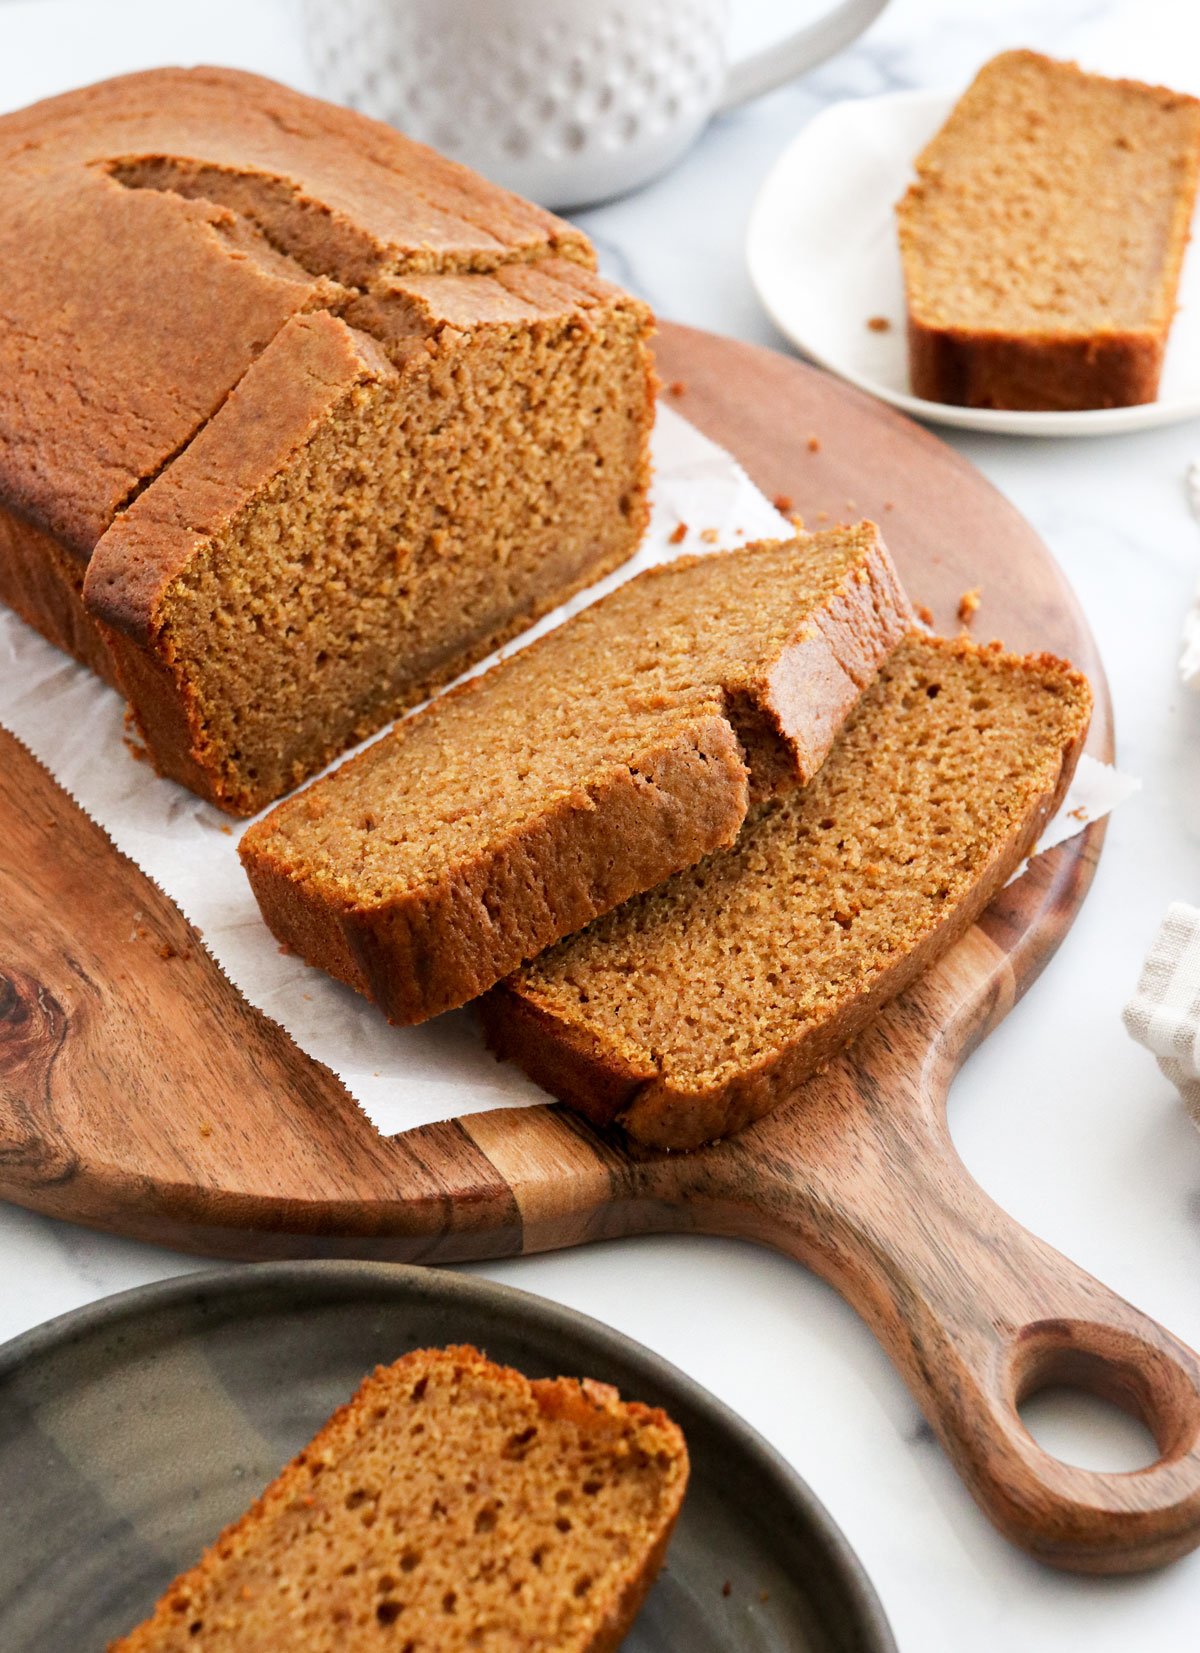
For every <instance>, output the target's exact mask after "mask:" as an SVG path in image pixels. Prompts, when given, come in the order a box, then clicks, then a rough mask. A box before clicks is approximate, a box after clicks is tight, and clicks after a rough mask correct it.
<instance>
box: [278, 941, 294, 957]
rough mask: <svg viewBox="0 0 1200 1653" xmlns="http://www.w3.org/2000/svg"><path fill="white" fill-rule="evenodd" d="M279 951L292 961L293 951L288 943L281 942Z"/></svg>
mask: <svg viewBox="0 0 1200 1653" xmlns="http://www.w3.org/2000/svg"><path fill="white" fill-rule="evenodd" d="M279 951H280V952H281V953H282V954H283V956H284V958H285V959H290V958H291V957H292V954H293V949H292V948H291V947H289V946H288V944H287V942H286V941H281V942H280V943H279Z"/></svg>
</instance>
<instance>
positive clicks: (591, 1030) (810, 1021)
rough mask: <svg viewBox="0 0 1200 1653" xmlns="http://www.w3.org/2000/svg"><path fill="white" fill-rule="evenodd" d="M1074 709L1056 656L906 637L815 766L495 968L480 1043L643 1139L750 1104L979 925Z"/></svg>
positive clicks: (1021, 848)
mask: <svg viewBox="0 0 1200 1653" xmlns="http://www.w3.org/2000/svg"><path fill="white" fill-rule="evenodd" d="M1090 714H1091V692H1090V690H1089V688H1088V685H1087V681H1086V679H1085V678H1083V677H1081V676H1080V675H1079V673H1078V672H1076V671H1074V670H1072V668H1071V667H1069V666H1067V665H1064V664H1063V662H1062V661H1059V660H1055V659H1053V658H1052V657H1050V656H1048V655H1040V656H1035V657H1031V658H1029V659H1020V658H1017V657H1015V656H1012V655H1005V654H1002V653H1001V652H1000V651H999V645H993V647H992V648H990V649H988V648H980V647H978V646H977V645H975V644H973V643H970V642H967V641H965V640H960V641H957V642H947V641H944V640H941V639H937V638H927V637H918V636H913V637H912V638H911V639H910V640H909V641H908V642H906V643H905V644H904V646H903V647H902V648H900V649H898V650H897V652H896V653H895V655H894V656H893V657H892V660H891V661H890V662H889V664H888V665H887V666H885V667H884V669H883V670H882V672H881V673H880V675H879V677H878V679H877V680H876V682H875V684H874V685H873V686H872V687H871V689H870V690H868V692H867V694H866V695H865V696H864V697H863V699H862V701H861V702H860V704H859V706H858V708H857V710H856V711H855V713H854V715H853V717H852V718H851V719H850V720H849V722H848V723H847V725H846V728H845V730H844V731H843V733H842V735H841V737H840V738H839V740H838V742H837V744H836V745H835V747H834V749H833V751H832V752H831V753H830V755H829V757H828V758H827V759H826V761H825V765H824V767H823V768H822V769H821V771H820V773H819V774H818V775H817V777H816V779H815V780H813V781H812V782H811V783H810V784H809V785H808V786H806V787H805V788H803V790H801V791H797V792H793V793H791V794H790V795H788V796H786V797H783V798H780V799H777V800H774V801H772V802H770V803H768V804H767V805H765V806H764V807H763V808H761V809H760V810H759V811H758V812H757V814H756V815H755V816H754V817H753V818H752V819H751V820H750V821H749V822H747V825H746V827H745V829H744V831H743V832H742V835H741V837H740V839H739V841H738V843H737V845H736V846H735V847H734V848H733V849H732V850H731V851H729V852H728V853H726V854H724V855H714V856H712V857H710V858H709V859H708V860H706V861H704V862H702V863H701V864H700V865H699V866H697V867H693V868H690V869H688V870H687V871H686V872H681V873H680V874H679V875H678V877H676V878H673V879H672V880H670V882H669V883H666V884H664V885H663V886H662V887H661V888H659V889H656V890H652V891H651V892H649V893H648V894H646V895H643V896H640V897H638V898H637V899H636V900H633V901H630V902H628V903H627V904H626V905H625V906H624V907H622V908H620V909H619V910H618V911H617V912H614V913H610V914H609V915H608V916H607V917H606V918H603V919H601V920H599V921H598V922H597V923H595V924H593V925H592V926H591V927H590V928H589V929H587V930H585V931H584V932H583V933H582V934H581V935H578V936H574V937H572V938H571V939H570V940H569V941H565V942H563V943H561V944H560V945H559V946H557V947H555V948H553V949H552V950H551V951H549V952H547V953H546V954H544V955H543V956H542V957H541V958H539V959H536V960H534V962H533V963H532V964H530V965H528V966H527V967H526V968H525V969H524V970H522V971H521V972H520V973H519V974H517V975H514V976H512V977H511V978H510V979H509V980H507V981H505V982H503V983H501V985H500V986H499V987H497V988H496V989H495V990H494V992H492V993H490V994H489V995H488V996H487V998H486V999H484V1000H483V1001H482V1004H481V1010H482V1014H483V1019H484V1023H485V1026H486V1029H487V1034H488V1040H489V1043H490V1044H491V1046H492V1048H493V1049H494V1050H496V1051H497V1052H498V1054H500V1055H501V1056H506V1057H509V1058H510V1059H511V1060H513V1061H515V1062H517V1063H519V1065H520V1066H521V1067H523V1068H524V1069H525V1071H526V1072H527V1073H529V1074H530V1075H531V1076H532V1077H533V1078H534V1079H536V1080H537V1081H538V1083H539V1084H541V1085H544V1086H545V1087H546V1089H547V1090H549V1091H552V1092H553V1093H554V1095H555V1096H557V1097H559V1098H561V1100H562V1101H564V1102H568V1103H570V1105H571V1106H572V1107H574V1108H576V1109H578V1110H579V1112H580V1113H583V1114H585V1115H586V1116H587V1117H588V1118H589V1119H590V1120H592V1121H593V1122H594V1123H596V1124H599V1125H609V1124H612V1123H614V1122H616V1123H619V1124H621V1125H623V1126H624V1127H625V1129H626V1130H627V1131H628V1132H629V1134H630V1135H631V1136H632V1137H634V1138H636V1139H637V1140H638V1141H640V1142H644V1143H647V1144H651V1145H653V1146H655V1147H660V1148H693V1147H697V1146H698V1145H700V1144H701V1143H703V1142H707V1141H710V1140H712V1139H713V1138H715V1137H719V1136H724V1135H726V1134H727V1133H728V1132H730V1131H734V1130H737V1129H738V1128H739V1127H740V1126H742V1125H745V1124H747V1123H748V1122H749V1121H750V1120H753V1119H757V1118H759V1117H760V1116H761V1115H762V1114H765V1113H767V1112H768V1111H769V1110H770V1109H771V1108H773V1107H774V1106H776V1104H777V1103H779V1102H782V1101H785V1100H786V1099H787V1098H788V1096H790V1095H791V1094H792V1092H793V1091H794V1090H795V1089H796V1087H797V1086H798V1085H800V1084H801V1083H802V1081H803V1080H805V1079H807V1078H808V1077H809V1076H810V1075H811V1074H812V1073H814V1072H816V1071H817V1069H819V1068H820V1067H822V1066H823V1065H824V1064H825V1063H826V1062H828V1061H829V1060H830V1058H831V1057H832V1056H833V1055H835V1054H836V1052H837V1051H838V1050H839V1049H840V1047H841V1046H842V1045H844V1044H845V1043H846V1042H847V1040H849V1039H851V1038H852V1037H853V1036H854V1035H855V1034H856V1033H857V1032H858V1031H859V1030H860V1029H861V1028H862V1027H863V1026H864V1024H865V1023H866V1021H867V1019H868V1018H869V1016H870V1015H871V1014H872V1013H873V1012H874V1011H875V1010H876V1009H877V1008H878V1007H879V1006H880V1005H882V1004H884V1003H886V1001H887V1000H888V999H890V998H892V997H894V996H895V995H896V994H897V993H899V992H901V991H902V990H903V989H904V988H905V987H907V986H908V985H909V983H910V982H911V981H912V980H913V979H914V978H915V977H916V975H917V974H918V972H919V971H921V970H922V969H923V968H924V967H925V966H926V965H927V964H929V963H930V962H931V961H932V960H933V959H935V958H937V957H938V956H939V955H940V954H941V953H943V952H944V951H945V950H946V949H947V948H948V947H949V946H950V945H951V943H952V942H953V941H955V940H956V939H957V938H958V937H959V936H960V935H961V934H962V933H963V932H964V931H965V930H966V929H967V928H968V926H969V925H970V924H971V923H973V922H974V920H975V918H976V917H977V916H978V915H979V913H980V912H981V911H982V910H983V908H984V907H985V906H986V905H987V903H988V901H989V900H990V899H991V897H992V896H993V895H994V894H995V892H996V891H997V890H998V889H1000V887H1001V886H1002V885H1003V884H1004V883H1005V882H1006V880H1007V879H1008V878H1009V877H1010V875H1011V874H1012V872H1013V871H1014V869H1015V868H1016V867H1017V866H1018V865H1019V864H1020V862H1021V861H1022V859H1023V858H1024V857H1025V856H1026V855H1028V853H1029V851H1030V849H1031V847H1032V846H1033V844H1034V843H1035V842H1036V840H1037V837H1038V834H1039V832H1040V831H1041V829H1042V826H1043V824H1044V822H1045V821H1046V820H1047V818H1048V817H1049V816H1050V815H1051V814H1052V813H1053V811H1054V810H1055V809H1056V808H1057V807H1058V803H1059V801H1060V799H1061V798H1062V796H1063V794H1064V792H1065V790H1066V787H1067V784H1068V782H1069V780H1070V778H1071V775H1072V773H1073V771H1074V768H1075V762H1076V759H1077V757H1078V754H1079V752H1080V749H1081V747H1082V744H1083V740H1084V736H1085V735H1086V733H1087V726H1088V720H1089V717H1090Z"/></svg>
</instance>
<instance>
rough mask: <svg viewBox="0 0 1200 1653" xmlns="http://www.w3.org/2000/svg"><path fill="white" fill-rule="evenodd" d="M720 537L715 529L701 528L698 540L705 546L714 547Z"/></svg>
mask: <svg viewBox="0 0 1200 1653" xmlns="http://www.w3.org/2000/svg"><path fill="white" fill-rule="evenodd" d="M720 537H721V536H720V534H718V533H717V530H716V529H715V528H702V529H701V530H700V538H701V539H702V540H703V541H704V543H705V545H715V544H716V543H717V541H718V540H719V539H720Z"/></svg>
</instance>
